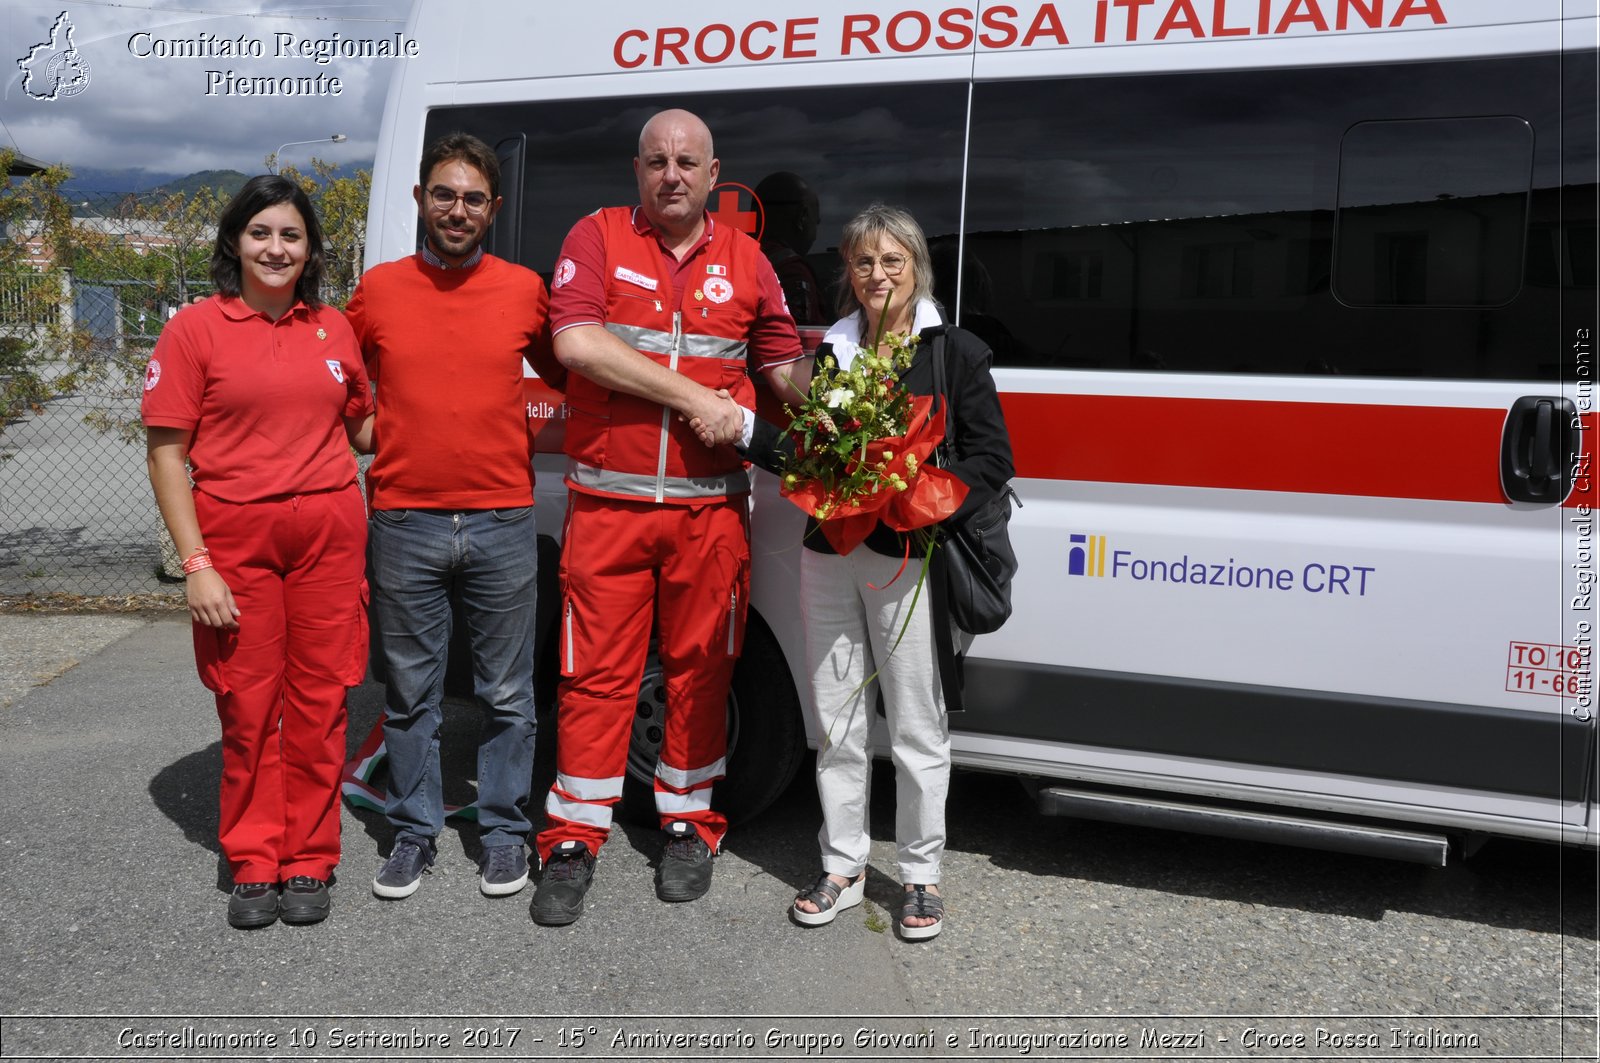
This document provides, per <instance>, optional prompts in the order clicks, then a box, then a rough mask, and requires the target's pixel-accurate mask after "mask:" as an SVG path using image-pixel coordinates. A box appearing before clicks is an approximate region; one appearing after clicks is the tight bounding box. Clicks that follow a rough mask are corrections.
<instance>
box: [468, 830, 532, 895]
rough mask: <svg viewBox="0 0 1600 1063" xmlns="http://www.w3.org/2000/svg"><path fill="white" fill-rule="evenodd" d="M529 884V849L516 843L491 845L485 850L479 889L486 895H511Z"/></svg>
mask: <svg viewBox="0 0 1600 1063" xmlns="http://www.w3.org/2000/svg"><path fill="white" fill-rule="evenodd" d="M527 884H528V851H527V849H525V848H524V847H523V846H522V844H521V843H520V842H519V843H518V844H516V845H490V846H485V847H484V850H483V877H481V878H480V879H479V880H478V889H480V890H482V891H483V895H484V896H485V897H509V896H511V895H512V894H513V893H516V892H517V891H518V890H520V889H522V887H524V886H526V885H527Z"/></svg>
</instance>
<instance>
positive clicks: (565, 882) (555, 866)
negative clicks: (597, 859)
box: [533, 841, 594, 926]
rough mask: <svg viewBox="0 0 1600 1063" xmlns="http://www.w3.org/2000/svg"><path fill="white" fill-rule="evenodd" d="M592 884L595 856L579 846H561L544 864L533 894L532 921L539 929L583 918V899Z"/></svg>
mask: <svg viewBox="0 0 1600 1063" xmlns="http://www.w3.org/2000/svg"><path fill="white" fill-rule="evenodd" d="M593 880H594V854H593V853H591V852H590V851H589V847H588V846H587V845H585V844H583V843H582V842H578V841H571V842H562V843H561V844H560V845H558V846H556V847H555V848H554V849H552V850H551V851H550V859H548V860H546V861H545V862H544V875H543V876H542V877H541V878H540V879H539V888H538V889H536V890H534V891H533V921H534V922H535V923H538V924H540V925H541V926H566V925H567V924H568V923H575V922H577V921H578V916H580V915H582V914H583V895H584V894H585V893H588V892H589V883H590V882H592V881H593Z"/></svg>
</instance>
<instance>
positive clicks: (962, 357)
mask: <svg viewBox="0 0 1600 1063" xmlns="http://www.w3.org/2000/svg"><path fill="white" fill-rule="evenodd" d="M839 254H840V257H841V258H842V259H843V266H844V280H845V282H846V283H845V284H843V285H841V291H840V294H839V302H838V312H839V313H840V315H842V316H841V317H840V319H839V320H838V321H837V322H835V323H834V325H833V326H832V327H831V328H830V329H829V330H828V333H827V335H826V337H825V338H824V339H823V342H822V345H821V346H820V347H819V348H818V349H817V361H818V364H821V362H822V360H823V359H825V358H828V357H830V356H831V357H832V358H834V359H835V360H836V361H837V362H838V363H839V364H840V365H842V366H848V365H849V364H850V363H851V361H852V360H853V359H854V358H855V357H856V355H857V354H858V353H859V352H860V351H861V350H862V349H863V346H864V345H866V344H871V343H872V342H873V340H874V339H875V338H877V337H879V336H880V335H883V334H887V333H890V332H893V333H898V334H900V335H902V336H906V335H910V334H916V335H917V336H918V343H917V348H916V356H915V358H914V359H913V361H912V362H911V364H910V366H908V367H907V368H906V369H905V370H904V371H903V372H902V374H901V381H902V384H903V386H904V387H905V388H906V389H907V390H908V391H910V392H911V393H912V394H914V395H932V394H933V392H934V382H935V379H936V378H935V375H934V370H933V362H934V359H935V358H937V357H942V358H943V359H944V372H943V376H944V378H945V380H946V385H945V387H946V390H947V392H948V398H949V405H948V407H947V412H948V414H949V416H950V422H951V426H952V431H953V436H952V438H953V442H954V455H955V460H954V462H953V463H952V464H951V465H950V466H949V470H950V471H951V472H952V473H954V474H955V475H956V476H957V477H959V478H960V479H961V481H962V482H963V483H965V484H966V485H967V489H968V491H967V497H966V500H965V501H964V502H963V503H962V505H961V508H960V509H959V510H957V511H956V513H955V514H954V515H952V517H951V518H950V519H951V520H952V521H955V522H960V521H962V520H965V519H966V518H967V517H969V516H970V515H971V514H972V513H973V512H974V511H976V510H977V509H978V508H979V507H981V506H982V505H983V504H984V503H986V502H988V501H989V500H991V499H993V498H994V497H995V496H996V495H998V494H999V493H1000V491H1001V490H1002V489H1003V488H1004V486H1005V484H1006V482H1007V481H1008V480H1010V478H1011V474H1012V468H1011V442H1010V438H1009V437H1008V435H1007V433H1006V425H1005V418H1004V416H1003V415H1002V414H1001V410H1000V398H999V395H998V394H997V393H996V391H995V386H994V379H993V378H992V377H991V376H990V374H989V362H990V358H991V355H990V352H989V348H988V347H986V346H985V345H984V344H983V342H982V341H981V340H979V339H978V338H977V337H976V336H974V335H972V334H971V333H970V332H965V331H963V330H962V329H960V328H957V327H955V326H953V325H949V324H947V323H946V322H945V320H944V315H943V312H942V310H941V308H940V307H939V305H938V304H937V303H936V302H934V300H933V268H932V264H931V262H930V259H929V255H928V242H927V240H926V238H925V237H924V236H923V234H922V229H921V228H920V227H919V226H918V225H917V222H916V220H915V219H914V218H912V216H911V215H910V214H908V213H907V212H905V211H904V210H899V209H897V208H894V207H886V206H883V205H881V204H874V205H872V206H870V207H868V208H867V209H866V210H864V211H862V212H861V213H860V214H858V215H856V217H855V218H853V219H851V221H850V222H849V223H848V224H847V225H846V226H845V227H844V232H843V234H842V235H841V237H840V240H839ZM791 445H792V443H791V442H790V441H789V440H788V439H787V438H785V436H784V434H783V433H780V432H779V431H778V430H777V429H775V428H772V427H771V426H762V427H761V428H760V429H759V430H758V432H757V435H756V437H755V439H754V440H753V441H752V443H751V447H750V450H749V455H750V457H751V459H752V460H754V461H755V462H756V463H757V464H760V465H763V466H765V467H767V468H773V469H776V468H777V467H779V466H780V465H781V463H782V451H783V450H784V449H785V448H787V447H789V446H791ZM804 542H805V547H806V549H805V551H804V553H803V555H802V558H801V564H800V606H801V615H802V617H803V622H804V626H805V633H806V671H807V673H808V675H809V677H810V681H811V706H812V709H811V711H812V712H813V713H814V719H813V720H812V723H813V725H814V728H815V733H816V734H818V735H822V736H824V737H823V739H822V741H821V743H820V744H821V748H820V749H819V750H818V752H817V792H818V794H819V795H820V797H821V799H822V830H821V832H820V833H819V834H818V840H819V841H820V843H821V847H822V870H823V874H822V876H821V877H820V878H818V879H817V881H816V884H815V885H814V886H811V887H809V888H807V889H805V890H803V891H801V893H800V894H799V896H797V897H796V898H795V899H794V901H793V903H792V904H791V906H790V909H789V911H790V915H791V916H792V917H793V919H794V921H795V922H797V923H799V924H800V925H802V926H822V925H824V924H827V923H831V922H833V920H834V918H835V917H836V916H837V915H838V914H839V913H840V912H841V911H844V910H845V909H847V908H851V907H854V906H855V905H858V904H860V903H861V901H862V899H863V896H864V893H865V887H866V877H867V876H866V867H867V857H868V854H869V850H870V847H871V838H870V836H869V834H868V805H869V789H870V780H871V766H872V764H871V750H870V749H869V732H870V730H871V724H872V717H873V707H874V705H875V704H876V702H877V698H878V694H879V693H880V691H881V693H882V695H883V705H884V712H885V716H886V722H887V724H888V733H889V739H890V755H891V757H892V758H893V760H894V765H895V844H896V849H897V857H898V864H899V868H898V871H899V876H900V880H901V882H902V883H904V887H905V895H904V899H903V901H902V902H901V905H900V911H899V913H898V914H899V918H898V925H899V928H900V935H901V937H903V938H906V939H907V940H925V939H927V938H931V937H934V936H936V935H937V934H938V933H939V931H940V930H941V929H943V926H944V900H943V898H942V897H941V895H940V890H939V878H940V862H941V858H942V857H943V855H944V846H945V826H944V806H945V795H946V792H947V790H948V789H949V780H950V725H949V721H948V719H947V717H946V712H947V711H949V710H951V709H956V708H959V707H960V696H961V690H960V680H959V677H958V676H957V675H956V674H955V668H954V661H953V657H952V656H951V655H950V654H949V653H948V652H947V653H946V654H943V655H941V654H940V653H939V651H938V648H937V647H938V644H939V642H940V641H941V640H940V639H937V638H935V633H936V630H937V629H936V625H945V626H946V628H947V629H948V625H949V619H948V617H946V616H943V615H940V614H939V613H936V611H935V606H934V604H933V598H932V596H931V595H929V594H926V593H924V594H922V595H921V596H920V598H918V596H917V583H918V580H917V579H916V577H915V571H914V569H907V570H906V571H905V572H903V573H902V567H903V566H904V565H905V561H906V558H907V555H908V552H909V551H908V543H907V541H906V537H905V536H904V535H903V534H901V533H899V532H896V531H895V530H893V529H892V528H889V527H888V526H886V525H884V524H882V523H879V524H878V526H877V527H876V528H874V529H873V530H872V532H871V533H870V534H869V535H868V536H867V538H866V541H865V542H864V543H863V544H862V547H859V548H857V549H855V550H853V551H851V552H850V553H849V554H847V555H840V554H838V553H836V552H835V551H834V550H833V548H832V547H831V546H830V545H829V543H828V540H827V539H826V538H825V537H824V536H822V535H820V534H816V527H815V525H814V524H812V525H810V526H808V528H807V534H806V536H805V540H804ZM897 575H899V576H900V578H896V576H897ZM914 601H915V608H913V602H914ZM908 616H909V621H908ZM897 640H898V641H897ZM943 641H944V642H945V645H946V646H948V645H949V641H948V640H947V639H946V640H943ZM941 656H944V657H945V661H944V664H943V667H941V661H940V657H941Z"/></svg>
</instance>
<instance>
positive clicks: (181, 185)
mask: <svg viewBox="0 0 1600 1063" xmlns="http://www.w3.org/2000/svg"><path fill="white" fill-rule="evenodd" d="M370 169H372V160H371V159H367V160H365V161H360V162H352V163H346V164H345V165H343V166H340V167H339V168H338V169H337V170H335V171H334V172H333V176H334V177H336V178H337V177H354V176H355V174H356V171H357V170H370ZM305 172H308V173H309V172H310V169H309V167H307V169H306V171H305ZM248 179H249V175H247V174H243V173H240V172H239V171H238V170H201V171H199V172H197V173H190V174H176V173H155V172H152V171H150V170H101V169H93V168H90V167H83V168H80V169H74V170H73V171H72V177H70V178H69V179H68V180H66V181H64V182H62V184H61V192H62V194H63V195H65V196H66V197H67V198H68V199H71V200H73V201H74V202H83V201H87V202H88V203H90V204H91V205H93V204H96V203H106V202H115V201H117V200H119V199H120V198H121V197H123V196H126V195H129V194H138V195H143V194H150V193H155V194H161V195H172V194H182V195H186V196H188V195H193V194H194V193H195V192H198V191H199V190H200V189H202V188H215V189H217V190H218V191H219V192H221V193H222V195H223V196H224V197H228V196H232V195H233V194H234V193H235V192H237V191H238V190H239V187H240V186H241V185H243V184H244V183H245V181H247V180H248Z"/></svg>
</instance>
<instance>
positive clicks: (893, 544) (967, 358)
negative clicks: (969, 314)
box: [745, 325, 1013, 712]
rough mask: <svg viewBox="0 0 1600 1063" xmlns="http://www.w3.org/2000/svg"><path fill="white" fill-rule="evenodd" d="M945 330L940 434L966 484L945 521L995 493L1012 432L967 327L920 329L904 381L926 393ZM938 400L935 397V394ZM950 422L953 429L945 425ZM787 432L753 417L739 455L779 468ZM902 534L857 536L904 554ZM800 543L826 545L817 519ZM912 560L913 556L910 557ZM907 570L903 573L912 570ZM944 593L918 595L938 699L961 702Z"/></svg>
mask: <svg viewBox="0 0 1600 1063" xmlns="http://www.w3.org/2000/svg"><path fill="white" fill-rule="evenodd" d="M941 334H942V335H943V337H944V344H943V346H944V360H945V387H946V389H947V390H948V392H949V398H950V405H949V408H948V409H946V411H945V419H946V438H947V439H950V440H951V441H952V442H953V445H954V448H955V460H954V461H953V462H952V463H951V464H950V465H949V466H948V468H949V470H950V472H952V473H954V474H955V475H956V477H957V478H959V479H960V480H961V482H962V483H964V484H966V485H967V497H966V499H965V500H964V501H963V502H962V503H961V508H960V509H958V510H956V512H955V513H954V514H952V515H951V517H950V518H949V521H950V522H951V523H959V522H961V521H964V520H966V519H967V518H968V517H970V516H971V515H972V514H973V513H974V512H975V511H977V510H978V509H979V508H980V507H982V506H983V505H984V504H986V503H987V502H989V501H991V500H992V499H994V498H995V497H996V496H998V495H999V494H1000V492H1001V491H1002V490H1003V489H1004V488H1005V486H1006V484H1007V483H1008V482H1009V481H1010V479H1011V477H1012V474H1013V469H1012V465H1011V437H1010V435H1009V433H1007V431H1006V422H1005V416H1004V414H1002V413H1001V410H1000V395H999V393H998V392H997V391H996V390H995V386H994V377H993V376H991V375H990V373H989V363H990V361H991V360H992V359H993V355H992V354H991V353H990V351H989V348H988V346H987V345H985V344H984V342H983V341H982V340H980V339H978V337H976V336H974V335H973V334H972V333H970V332H967V331H966V330H964V329H961V328H957V327H956V326H954V325H935V326H932V327H930V328H926V329H923V330H922V332H921V334H920V339H919V341H918V343H917V353H916V356H915V357H914V358H913V359H912V361H911V365H910V366H908V367H907V368H906V369H905V371H904V372H902V373H901V374H900V379H901V380H902V381H904V382H905V386H906V388H907V389H908V390H909V391H910V392H911V393H912V394H913V395H932V394H933V354H934V346H935V344H934V340H935V338H936V337H938V336H940V335H941ZM832 350H833V349H832V345H831V344H826V343H824V344H823V345H822V346H821V347H818V348H817V363H818V364H819V365H820V364H821V362H822V359H823V358H824V357H825V356H826V355H829V354H831V353H832ZM941 401H942V399H941ZM952 429H953V433H952ZM793 451H794V440H793V439H792V438H791V437H790V436H789V435H788V433H787V432H785V431H784V430H783V429H781V428H779V427H778V426H776V425H773V424H769V423H768V422H766V421H762V420H759V419H758V420H757V421H756V423H755V430H754V432H753V434H752V438H751V441H750V446H749V448H748V449H747V451H746V453H745V456H746V457H748V458H749V459H750V460H751V461H752V462H754V463H755V464H756V465H759V466H760V467H761V468H763V469H766V470H768V471H769V472H774V473H775V472H778V471H779V469H780V468H781V467H782V464H783V460H784V457H785V455H786V454H790V453H793ZM905 540H906V536H905V535H904V534H902V533H900V532H897V531H895V530H894V529H893V528H890V527H889V526H887V525H885V524H883V523H881V522H880V523H879V524H878V526H877V527H875V528H873V529H872V531H871V533H870V534H868V536H867V538H866V540H865V541H864V542H863V543H862V545H863V546H865V547H867V548H868V549H870V550H872V551H874V552H876V553H880V554H885V555H888V556H889V557H904V556H905V555H906V541H905ZM803 541H804V544H805V547H806V549H808V550H816V551H818V552H819V553H825V554H831V553H833V552H834V549H833V547H832V546H831V545H830V544H829V543H828V540H827V537H826V536H824V535H822V533H821V532H820V531H818V530H817V527H816V521H815V520H810V519H808V520H807V521H806V534H805V539H804V540H803ZM934 557H935V566H934V568H933V569H932V570H931V571H930V572H929V577H930V579H932V578H934V577H938V578H940V579H942V578H943V568H942V566H940V565H939V564H938V557H939V551H937V550H935V551H934ZM912 560H913V562H914V561H915V560H916V559H915V558H913V559H912ZM912 574H913V573H912V572H908V573H907V575H908V576H909V575H912ZM943 597H944V596H943V595H942V594H938V595H925V596H924V598H923V600H924V601H926V602H928V603H929V608H932V609H934V614H933V616H934V635H935V638H934V643H935V646H936V648H937V649H938V651H939V653H938V658H939V665H940V668H939V673H940V679H941V682H942V684H943V686H944V691H945V705H946V708H947V709H948V710H949V711H952V712H954V711H956V710H958V709H959V708H960V707H961V687H960V670H959V665H958V663H957V662H956V660H955V654H954V650H953V647H952V644H951V638H950V618H949V616H948V614H947V613H946V611H945V609H944V608H943Z"/></svg>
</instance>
